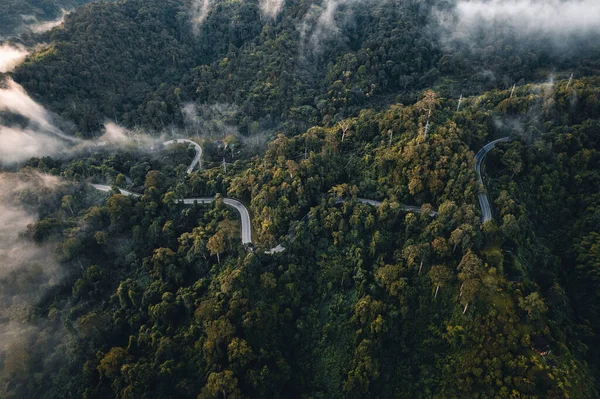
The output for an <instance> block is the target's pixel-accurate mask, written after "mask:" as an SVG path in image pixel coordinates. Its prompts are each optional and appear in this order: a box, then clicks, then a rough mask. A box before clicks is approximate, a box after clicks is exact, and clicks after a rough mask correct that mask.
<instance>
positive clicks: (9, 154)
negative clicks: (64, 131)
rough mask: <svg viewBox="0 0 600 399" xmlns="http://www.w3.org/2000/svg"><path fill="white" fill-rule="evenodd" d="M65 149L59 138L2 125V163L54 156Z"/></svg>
mask: <svg viewBox="0 0 600 399" xmlns="http://www.w3.org/2000/svg"><path fill="white" fill-rule="evenodd" d="M63 149H64V144H62V143H61V142H60V141H59V140H57V139H55V138H53V137H50V136H48V135H45V134H41V133H38V132H35V131H33V130H27V129H18V128H11V127H5V126H0V165H2V164H12V163H15V162H21V161H24V160H27V159H30V158H33V157H42V156H53V155H56V154H58V153H60V152H61V150H63Z"/></svg>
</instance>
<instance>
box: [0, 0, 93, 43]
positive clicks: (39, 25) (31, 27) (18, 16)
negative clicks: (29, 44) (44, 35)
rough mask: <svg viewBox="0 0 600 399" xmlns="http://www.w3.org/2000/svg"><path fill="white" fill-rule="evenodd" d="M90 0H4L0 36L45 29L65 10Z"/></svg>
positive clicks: (1, 10)
mask: <svg viewBox="0 0 600 399" xmlns="http://www.w3.org/2000/svg"><path fill="white" fill-rule="evenodd" d="M89 1H90V0H43V1H36V0H3V1H2V3H1V4H0V38H2V37H10V36H13V35H18V34H20V33H22V32H27V31H33V32H37V31H44V30H46V29H48V28H50V27H51V26H52V25H53V22H54V21H57V20H58V19H59V18H60V17H61V15H62V12H63V10H71V9H72V8H74V7H76V6H80V5H82V4H85V3H87V2H89Z"/></svg>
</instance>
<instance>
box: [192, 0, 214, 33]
mask: <svg viewBox="0 0 600 399" xmlns="http://www.w3.org/2000/svg"><path fill="white" fill-rule="evenodd" d="M211 6H212V0H193V3H192V8H191V12H192V26H193V28H194V33H195V34H198V32H199V29H200V26H202V24H203V23H204V21H205V20H206V17H208V13H209V12H210V8H211Z"/></svg>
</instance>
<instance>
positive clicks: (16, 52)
mask: <svg viewBox="0 0 600 399" xmlns="http://www.w3.org/2000/svg"><path fill="white" fill-rule="evenodd" d="M27 55H29V51H28V50H27V49H26V48H25V47H23V46H20V45H18V44H15V45H13V44H8V43H4V44H2V45H0V73H6V72H11V71H12V70H13V69H15V68H16V67H17V66H18V65H19V64H21V63H22V62H23V61H25V58H26V57H27Z"/></svg>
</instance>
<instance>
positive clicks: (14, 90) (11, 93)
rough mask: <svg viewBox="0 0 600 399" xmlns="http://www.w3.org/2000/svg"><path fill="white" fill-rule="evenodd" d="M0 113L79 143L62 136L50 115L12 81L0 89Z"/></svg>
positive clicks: (74, 140) (70, 139) (6, 82)
mask: <svg viewBox="0 0 600 399" xmlns="http://www.w3.org/2000/svg"><path fill="white" fill-rule="evenodd" d="M0 112H9V113H12V114H16V115H20V116H22V117H24V118H26V119H28V120H29V121H30V122H31V123H33V124H34V125H35V126H36V127H38V128H39V129H41V130H43V131H45V132H49V133H54V134H55V135H56V136H58V137H60V138H62V139H63V140H67V141H71V142H76V141H77V140H76V139H74V138H73V137H70V136H66V135H64V134H62V133H61V132H60V130H59V129H58V128H57V127H56V126H54V124H53V123H52V116H51V115H50V113H49V112H48V111H47V110H46V109H45V108H44V107H43V106H41V105H40V104H38V103H37V102H35V101H34V100H33V99H32V98H31V97H30V96H29V94H27V92H26V91H25V89H23V87H22V86H21V85H19V84H18V83H17V82H15V81H14V80H12V79H7V80H6V81H5V87H4V88H0Z"/></svg>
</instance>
